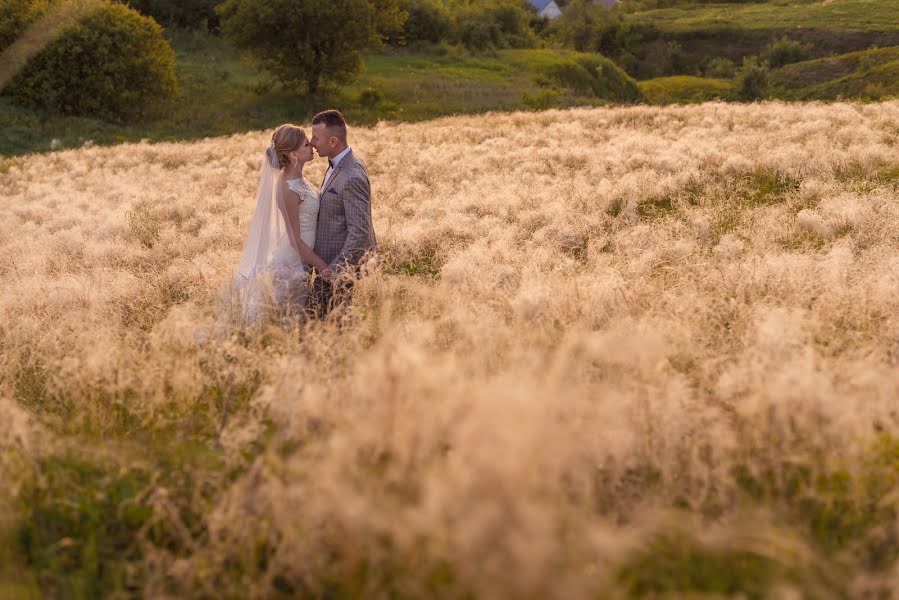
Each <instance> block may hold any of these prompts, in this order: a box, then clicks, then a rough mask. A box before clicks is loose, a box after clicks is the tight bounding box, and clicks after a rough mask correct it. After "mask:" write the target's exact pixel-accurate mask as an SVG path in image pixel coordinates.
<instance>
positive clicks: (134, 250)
mask: <svg viewBox="0 0 899 600" xmlns="http://www.w3.org/2000/svg"><path fill="white" fill-rule="evenodd" d="M269 136H270V132H267V131H257V132H251V133H246V134H239V135H234V136H231V137H220V138H208V139H204V140H200V141H194V142H180V143H159V144H149V143H137V144H123V145H118V146H110V147H90V148H83V149H79V150H67V151H61V152H55V153H52V154H45V155H28V156H22V157H14V158H2V159H0V196H2V204H0V207H2V208H0V210H2V211H3V214H2V219H0V251H2V256H3V260H2V261H0V277H2V278H3V281H4V285H3V291H2V294H0V307H2V314H3V319H2V320H0V421H2V422H3V424H4V425H3V427H0V597H3V598H15V599H20V598H44V597H50V598H97V597H110V598H129V597H146V598H293V597H321V598H355V597H368V598H423V597H441V598H621V597H639V596H653V597H660V596H664V595H666V594H673V595H676V596H683V595H685V594H687V593H692V594H694V595H696V596H695V597H698V596H699V595H702V594H707V595H709V596H715V597H721V596H729V595H736V594H740V595H742V597H746V598H765V597H779V598H797V597H814V598H846V597H872V598H873V597H889V595H890V594H891V593H892V591H893V590H895V589H896V587H897V586H899V528H897V527H899V520H897V519H899V512H897V510H899V435H897V431H899V414H897V410H896V398H897V397H899V370H897V365H899V321H897V314H899V312H897V311H899V252H897V251H899V201H897V194H899V102H885V103H872V104H852V103H835V104H820V103H807V104H801V103H795V104H786V103H779V102H768V103H758V104H749V105H732V104H724V103H717V102H716V103H706V104H700V105H692V106H679V107H650V106H634V107H617V108H582V109H572V110H566V111H560V110H553V111H547V112H531V113H508V114H497V113H488V114H486V115H481V116H468V117H450V118H443V119H438V120H434V121H429V122H424V123H418V124H408V123H407V124H393V123H386V122H382V123H379V124H378V125H377V126H374V127H371V128H353V129H351V132H350V136H351V137H350V143H351V145H352V146H353V148H354V149H355V150H356V151H357V152H358V153H360V154H361V155H362V156H364V157H365V159H366V161H367V163H368V165H369V172H370V175H371V179H372V188H373V198H374V200H373V207H374V220H375V227H376V230H377V233H378V236H379V240H380V243H381V261H380V264H379V265H378V266H376V267H375V268H372V269H371V270H370V272H369V273H368V275H367V276H366V277H365V278H363V279H362V280H361V281H360V282H359V284H358V287H357V291H356V295H355V299H354V304H353V306H352V308H351V311H350V315H351V317H352V319H351V321H350V322H349V323H347V322H337V321H336V320H331V321H328V322H310V323H297V324H295V325H294V326H293V327H288V328H283V327H279V326H274V325H272V326H270V327H266V328H264V329H263V330H261V331H256V330H248V329H241V328H240V327H238V326H232V327H230V328H228V329H226V330H225V331H224V332H223V334H222V335H219V336H215V335H213V336H206V337H205V338H202V339H201V340H199V341H198V336H197V332H198V331H199V332H206V331H210V330H212V329H214V328H215V326H216V323H218V322H220V314H219V311H220V310H221V304H220V301H219V299H220V294H221V291H222V290H223V289H224V288H225V287H226V286H227V284H228V282H229V280H230V278H231V276H232V275H233V270H234V268H235V265H236V263H237V260H238V257H239V253H240V251H241V248H242V244H243V242H244V237H245V235H246V230H247V226H248V222H249V219H250V216H251V214H252V210H253V206H252V204H253V199H254V193H255V188H256V184H257V181H258V169H259V165H260V160H261V156H262V153H263V150H264V149H265V148H266V146H267V144H268V142H269ZM323 172H324V164H323V161H321V160H318V161H316V162H315V163H314V164H312V165H310V166H309V167H308V169H307V173H308V176H309V178H310V179H311V180H312V181H313V182H318V181H319V180H320V177H321V176H322V175H323Z"/></svg>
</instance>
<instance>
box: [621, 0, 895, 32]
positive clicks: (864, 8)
mask: <svg viewBox="0 0 899 600" xmlns="http://www.w3.org/2000/svg"><path fill="white" fill-rule="evenodd" d="M897 15H899V0H833V1H832V2H819V1H815V2H808V1H806V2H802V1H792V2H791V1H780V2H767V3H746V4H733V3H730V4H694V5H688V6H684V7H678V8H665V9H657V10H650V11H645V12H641V13H635V14H633V15H632V16H631V17H630V18H631V19H633V20H634V21H636V22H640V23H645V24H651V25H654V26H655V27H657V28H659V29H660V30H662V31H667V32H689V31H697V30H705V31H714V30H729V29H744V30H752V29H756V30H758V29H764V30H789V29H796V28H805V29H831V30H842V31H865V32H875V31H882V32H892V31H895V30H896V22H897Z"/></svg>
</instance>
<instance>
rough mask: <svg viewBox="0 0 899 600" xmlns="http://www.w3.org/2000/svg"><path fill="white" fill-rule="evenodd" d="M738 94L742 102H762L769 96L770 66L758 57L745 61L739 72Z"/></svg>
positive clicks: (737, 81)
mask: <svg viewBox="0 0 899 600" xmlns="http://www.w3.org/2000/svg"><path fill="white" fill-rule="evenodd" d="M736 86H737V94H738V95H739V97H740V99H741V100H760V99H762V98H764V97H765V96H767V94H768V66H767V65H766V64H765V63H764V62H763V61H762V60H760V59H759V58H758V57H757V56H751V57H749V58H744V59H743V65H742V66H741V67H740V70H739V71H738V72H737V77H736Z"/></svg>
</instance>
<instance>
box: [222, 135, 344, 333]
mask: <svg viewBox="0 0 899 600" xmlns="http://www.w3.org/2000/svg"><path fill="white" fill-rule="evenodd" d="M312 158H313V153H312V144H310V143H309V140H308V139H307V138H306V134H305V133H304V132H303V130H302V129H300V128H299V127H297V126H296V125H281V126H280V127H278V128H277V129H276V130H275V133H274V134H273V135H272V144H271V146H270V147H269V148H268V149H267V150H266V152H265V156H264V157H263V160H262V173H261V174H260V177H259V188H258V191H257V192H256V211H255V212H254V213H253V219H252V221H251V222H250V231H249V234H248V236H247V243H246V245H245V246H244V250H243V255H242V256H241V258H240V265H239V266H238V267H237V273H236V274H235V276H234V286H235V288H236V290H237V299H238V300H239V302H240V314H241V317H242V319H243V321H244V322H248V323H261V322H263V321H264V320H266V319H267V318H270V317H281V318H283V317H295V316H299V315H300V314H301V313H302V311H303V309H304V307H305V303H306V295H307V289H306V273H305V269H304V265H309V266H312V267H315V268H316V269H318V270H319V272H320V273H325V272H327V271H328V265H327V264H325V262H324V261H323V260H322V259H321V258H319V257H318V256H317V255H316V254H315V252H313V250H312V248H313V247H314V246H315V230H316V225H317V222H318V209H319V193H318V190H317V189H316V188H315V186H313V185H312V184H311V183H309V181H308V180H307V179H306V178H305V177H303V167H304V166H305V165H306V163H308V162H309V161H311V160H312Z"/></svg>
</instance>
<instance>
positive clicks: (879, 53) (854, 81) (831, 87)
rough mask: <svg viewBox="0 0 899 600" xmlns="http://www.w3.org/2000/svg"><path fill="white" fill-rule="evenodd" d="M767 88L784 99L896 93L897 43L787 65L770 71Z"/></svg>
mask: <svg viewBox="0 0 899 600" xmlns="http://www.w3.org/2000/svg"><path fill="white" fill-rule="evenodd" d="M771 90H772V95H773V96H774V97H777V98H784V99H788V100H805V99H822V100H836V99H838V98H844V99H860V100H878V99H881V98H889V97H891V96H899V46H894V47H889V48H876V49H871V50H864V51H861V52H851V53H848V54H842V55H839V56H832V57H828V58H821V59H817V60H809V61H804V62H800V63H794V64H791V65H787V66H785V67H782V68H780V69H776V70H773V71H772V72H771Z"/></svg>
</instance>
